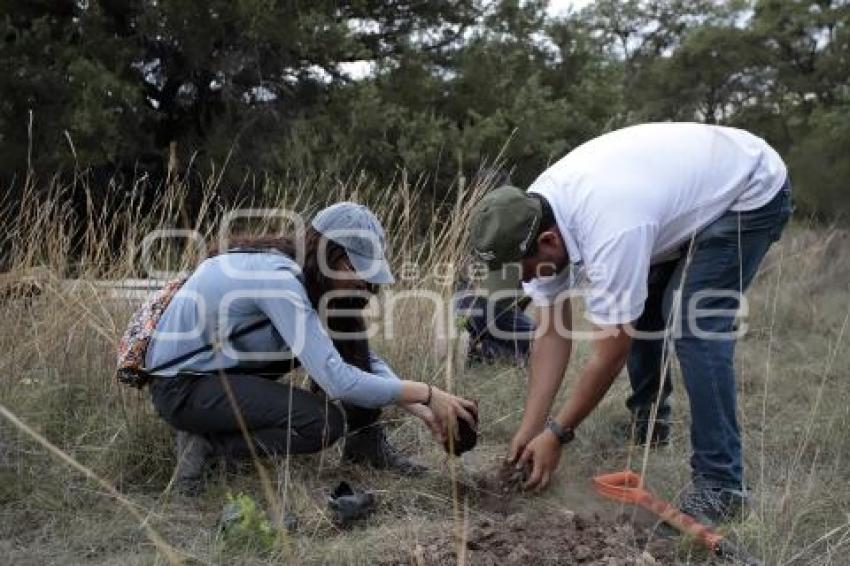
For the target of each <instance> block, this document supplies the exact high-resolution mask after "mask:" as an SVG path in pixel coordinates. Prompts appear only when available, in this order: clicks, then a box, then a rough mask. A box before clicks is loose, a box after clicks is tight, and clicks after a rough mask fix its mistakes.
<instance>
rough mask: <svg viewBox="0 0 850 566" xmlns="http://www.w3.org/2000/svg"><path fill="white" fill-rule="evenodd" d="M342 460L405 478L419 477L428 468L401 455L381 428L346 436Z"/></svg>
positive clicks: (368, 429)
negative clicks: (390, 471) (388, 471)
mask: <svg viewBox="0 0 850 566" xmlns="http://www.w3.org/2000/svg"><path fill="white" fill-rule="evenodd" d="M342 459H343V460H344V461H347V462H352V463H355V464H367V465H370V466H372V467H373V468H376V469H378V470H395V471H396V472H398V473H400V474H402V475H405V476H411V477H416V476H421V475H422V474H424V473H425V472H426V471H428V467H427V466H424V465H422V464H419V463H416V462H414V461H413V460H411V459H410V458H408V457H406V456H404V455H403V454H401V453H400V452H399V451H398V450H396V449H395V448H394V447H393V446H392V445H391V444H390V443H389V441H388V440H387V435H386V432H385V430H384V427H383V426H380V425H373V426H368V427H365V428H363V429H361V430H359V431H357V432H354V433H352V434H350V435H348V436H347V437H346V439H345V448H343V451H342Z"/></svg>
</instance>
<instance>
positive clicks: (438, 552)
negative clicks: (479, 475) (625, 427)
mask: <svg viewBox="0 0 850 566" xmlns="http://www.w3.org/2000/svg"><path fill="white" fill-rule="evenodd" d="M461 545H462V546H461ZM665 546H667V545H666V544H665V543H664V541H654V542H653V543H652V544H650V545H649V546H648V547H647V545H646V541H645V540H641V537H640V536H639V535H638V534H637V533H636V532H635V530H634V529H633V527H632V526H631V525H629V524H628V523H625V524H618V523H612V522H608V521H604V520H602V519H600V518H599V517H592V518H584V517H580V516H578V515H575V514H573V513H571V512H567V511H562V512H549V513H545V514H543V515H540V516H536V517H529V516H527V515H525V514H524V513H514V514H512V515H508V516H507V517H505V518H504V519H499V520H494V519H486V518H485V519H478V520H476V521H475V522H474V523H473V524H472V525H471V526H470V527H469V528H468V529H467V530H466V532H465V533H464V536H463V540H462V541H459V540H458V537H456V536H455V535H454V533H453V532H452V529H448V531H447V532H445V533H441V534H439V535H436V536H434V537H432V538H430V539H425V540H423V541H422V542H420V544H418V545H416V547H415V548H414V549H413V551H412V553H411V554H412V556H410V558H409V559H408V560H407V561H400V562H399V564H410V565H411V566H413V565H416V566H421V565H434V566H436V565H443V564H457V563H458V551H460V552H461V553H463V554H464V555H465V562H464V563H465V564H470V565H475V566H491V565H492V566H496V565H499V566H530V565H532V564H592V565H597V566H603V565H604V566H608V565H629V564H631V565H642V566H649V565H653V564H668V563H670V561H671V560H672V556H671V555H670V554H669V552H670V551H669V550H668V549H667V548H665Z"/></svg>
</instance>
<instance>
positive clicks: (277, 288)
mask: <svg viewBox="0 0 850 566" xmlns="http://www.w3.org/2000/svg"><path fill="white" fill-rule="evenodd" d="M299 275H300V268H299V266H298V264H296V263H295V262H294V261H293V260H292V259H291V258H289V257H288V256H286V255H284V254H282V253H279V252H274V251H268V252H256V253H231V254H222V255H218V256H215V257H212V258H210V259H207V260H205V261H204V262H202V263H201V265H200V266H198V268H197V269H196V270H195V272H194V273H193V274H192V276H191V277H189V279H188V280H187V281H186V283H185V284H184V285H183V287H182V288H181V289H180V290H179V291H178V292H177V294H175V296H174V297H173V299H172V300H171V303H170V304H169V305H168V307H167V308H166V310H165V312H164V313H163V315H162V318H160V320H159V323H158V324H157V328H156V332H155V334H154V336H153V338H152V339H151V342H150V344H149V346H148V351H147V355H146V358H145V366H146V367H148V368H155V367H156V366H158V365H160V364H163V363H166V362H168V361H170V360H174V359H175V358H178V357H179V356H181V355H184V354H186V353H188V352H191V351H193V350H195V349H198V348H201V347H203V346H205V345H207V344H210V343H215V344H218V345H219V347H216V348H213V349H212V350H209V351H206V352H202V353H199V354H197V355H195V356H193V357H192V358H190V359H188V360H186V361H184V362H182V363H179V364H176V365H175V366H173V367H170V368H167V369H164V370H162V371H159V372H157V375H161V376H174V375H176V374H177V373H179V372H200V373H211V374H213V373H215V372H217V371H225V372H226V371H227V370H232V369H235V368H238V369H239V370H240V371H242V372H250V371H251V369H260V368H262V367H263V366H266V365H267V364H268V363H269V362H270V361H275V360H282V359H289V358H290V357H291V356H294V357H296V358H298V361H299V362H301V365H302V367H304V369H305V370H306V371H307V373H308V374H309V375H310V377H311V378H312V379H313V380H314V381H315V382H316V383H317V384H318V385H319V386H320V387H321V388H322V389H323V390H324V391H325V393H327V394H328V396H329V397H331V398H332V399H339V400H341V401H346V402H350V403H352V404H355V405H358V406H361V407H382V406H384V405H389V404H391V403H393V402H395V400H396V399H397V398H398V396H399V394H400V392H401V381H400V380H399V378H398V377H397V376H396V375H395V373H393V371H392V370H391V369H390V367H389V366H388V365H387V364H386V363H385V362H384V361H383V360H381V359H380V358H379V357H378V356H376V355H375V354H374V353H373V352H370V358H371V367H372V373H369V372H366V371H363V370H361V369H359V368H357V367H354V366H352V365H350V364H348V363H346V362H345V361H343V359H342V357H341V355H340V353H339V351H338V350H337V349H336V347H334V344H333V342H332V340H331V338H330V336H329V335H328V333H327V331H326V329H325V327H324V325H323V324H322V322H321V320H320V318H319V315H318V313H317V312H316V310H315V309H314V308H313V306H312V305H311V304H310V300H309V298H308V297H307V291H306V289H305V288H304V285H303V284H302V283H301V280H300V279H299ZM264 319H268V320H269V321H271V324H270V325H267V326H263V327H261V328H259V329H257V330H254V331H252V332H250V333H248V334H245V335H244V336H240V337H238V338H235V339H230V340H228V337H229V336H232V335H233V333H234V332H238V331H239V330H240V329H242V328H245V327H246V326H248V325H250V324H253V323H255V322H258V321H260V320H264Z"/></svg>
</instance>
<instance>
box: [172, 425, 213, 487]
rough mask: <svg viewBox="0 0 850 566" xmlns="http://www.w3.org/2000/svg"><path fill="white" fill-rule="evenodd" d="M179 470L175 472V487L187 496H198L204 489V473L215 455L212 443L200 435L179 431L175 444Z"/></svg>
mask: <svg viewBox="0 0 850 566" xmlns="http://www.w3.org/2000/svg"><path fill="white" fill-rule="evenodd" d="M175 451H176V453H177V468H176V470H175V471H174V485H175V487H176V488H177V490H178V491H179V492H181V493H184V494H186V495H197V494H199V493H200V492H201V491H202V489H203V479H204V472H205V471H206V468H207V465H208V463H209V461H210V458H211V456H212V455H213V447H212V444H210V442H209V441H208V440H207V439H206V438H204V437H203V436H200V435H198V434H192V433H190V432H186V431H184V430H178V431H177V439H176V442H175Z"/></svg>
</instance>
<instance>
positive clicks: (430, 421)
mask: <svg viewBox="0 0 850 566" xmlns="http://www.w3.org/2000/svg"><path fill="white" fill-rule="evenodd" d="M402 406H403V407H404V410H405V411H407V412H408V413H410V414H411V415H413V416H415V417H418V418H419V419H420V420H421V421H422V422H423V423H425V426H426V427H428V430H430V431H431V434H432V435H433V436H434V440H436V441H437V442H438V443H440V444H443V443H445V441H446V435H445V434H444V433H443V427H442V426H440V422H439V421H438V420H437V417H436V415H434V411H432V410H431V409H429V408H428V407H427V406H425V405H423V404H422V403H408V404H406V405H402Z"/></svg>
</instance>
